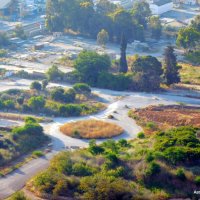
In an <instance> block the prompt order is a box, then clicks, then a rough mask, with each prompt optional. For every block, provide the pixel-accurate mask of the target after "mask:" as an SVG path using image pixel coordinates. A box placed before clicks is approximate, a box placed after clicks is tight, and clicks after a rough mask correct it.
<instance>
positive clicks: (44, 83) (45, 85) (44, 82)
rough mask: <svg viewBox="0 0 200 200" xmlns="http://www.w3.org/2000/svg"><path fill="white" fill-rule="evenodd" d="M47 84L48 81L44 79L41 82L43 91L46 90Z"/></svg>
mask: <svg viewBox="0 0 200 200" xmlns="http://www.w3.org/2000/svg"><path fill="white" fill-rule="evenodd" d="M48 84H49V81H48V80H47V79H44V80H43V81H42V89H43V90H46V88H47V85H48Z"/></svg>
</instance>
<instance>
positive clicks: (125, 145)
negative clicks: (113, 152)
mask: <svg viewBox="0 0 200 200" xmlns="http://www.w3.org/2000/svg"><path fill="white" fill-rule="evenodd" d="M118 144H119V146H121V147H129V146H130V145H129V143H128V141H127V140H125V139H120V140H119V141H118Z"/></svg>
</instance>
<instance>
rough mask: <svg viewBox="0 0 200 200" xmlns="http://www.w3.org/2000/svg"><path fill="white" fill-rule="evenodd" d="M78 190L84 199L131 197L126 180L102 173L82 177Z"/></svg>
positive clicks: (128, 198)
mask: <svg viewBox="0 0 200 200" xmlns="http://www.w3.org/2000/svg"><path fill="white" fill-rule="evenodd" d="M80 191H81V193H82V194H83V199H84V200H94V199H98V200H111V199H113V200H114V199H127V200H131V199H133V197H132V194H131V191H132V188H131V187H130V185H129V182H128V181H125V180H123V179H121V178H117V179H114V178H113V177H110V176H105V175H102V174H99V175H95V176H89V177H84V178H82V179H81V181H80Z"/></svg>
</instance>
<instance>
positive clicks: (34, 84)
mask: <svg viewBox="0 0 200 200" xmlns="http://www.w3.org/2000/svg"><path fill="white" fill-rule="evenodd" d="M30 89H33V90H38V91H40V90H41V89H42V85H41V84H40V83H39V82H38V81H34V82H32V83H31V86H30Z"/></svg>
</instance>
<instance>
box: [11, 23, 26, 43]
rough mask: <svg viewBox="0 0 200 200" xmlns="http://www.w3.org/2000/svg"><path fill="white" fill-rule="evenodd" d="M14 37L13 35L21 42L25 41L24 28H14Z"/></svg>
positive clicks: (20, 26) (18, 26)
mask: <svg viewBox="0 0 200 200" xmlns="http://www.w3.org/2000/svg"><path fill="white" fill-rule="evenodd" d="M14 35H15V37H19V38H21V39H23V40H24V39H27V36H26V34H25V32H24V28H23V26H22V25H17V26H16V27H15V29H14Z"/></svg>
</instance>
